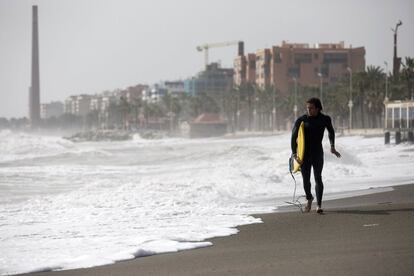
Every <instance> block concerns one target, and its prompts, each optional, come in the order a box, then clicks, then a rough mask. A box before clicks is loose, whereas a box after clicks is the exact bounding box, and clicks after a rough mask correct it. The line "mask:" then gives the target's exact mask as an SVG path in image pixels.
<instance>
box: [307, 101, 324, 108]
mask: <svg viewBox="0 0 414 276" xmlns="http://www.w3.org/2000/svg"><path fill="white" fill-rule="evenodd" d="M306 103H308V104H313V105H314V106H315V107H316V108H318V109H319V110H322V109H323V108H322V103H321V100H319V99H318V98H310V99H309V100H307V101H306Z"/></svg>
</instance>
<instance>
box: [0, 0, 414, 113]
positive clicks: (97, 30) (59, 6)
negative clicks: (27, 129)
mask: <svg viewBox="0 0 414 276" xmlns="http://www.w3.org/2000/svg"><path fill="white" fill-rule="evenodd" d="M32 5H38V9H39V41H40V42H39V44H40V93H41V96H40V97H41V102H42V103H45V102H50V101H55V100H59V101H63V100H64V99H65V98H66V97H67V96H69V95H75V94H81V93H86V94H95V93H100V92H102V91H104V90H113V89H116V88H125V87H128V86H131V85H135V84H138V83H144V84H153V83H156V82H158V81H161V80H176V79H185V78H187V77H190V76H192V75H195V74H196V73H197V72H199V71H200V70H202V69H203V65H204V56H203V54H202V53H201V52H197V51H196V46H197V45H200V44H203V43H206V42H208V43H213V42H223V41H233V40H243V41H244V42H245V51H246V52H255V51H256V50H257V49H261V48H265V47H270V46H272V45H280V44H281V42H282V40H286V41H289V42H305V43H311V44H314V43H318V42H321V43H322V42H339V41H345V44H346V46H349V45H350V44H351V45H352V46H353V47H359V46H364V47H365V48H366V63H367V65H377V66H381V67H385V66H384V61H388V64H389V69H390V70H391V67H392V53H393V36H392V31H391V28H393V27H395V24H396V23H397V21H398V20H400V19H401V21H402V22H403V25H402V26H401V27H400V28H399V31H398V42H399V47H398V54H399V56H401V57H405V56H410V57H413V56H414V16H413V11H414V1H412V0H394V1H391V0H389V1H385V0H382V1H381V0H363V1H361V0H358V1H357V0H355V1H354V0H352V1H345V0H342V1H335V0H312V1H310V0H301V1H300V0H285V1H279V0H254V1H253V0H203V1H201V0H174V1H173V0H37V1H35V0H0V117H9V118H10V117H23V116H27V114H28V87H29V86H30V64H31V17H32V14H31V12H32ZM236 54H237V49H236V46H229V47H225V48H215V49H211V50H210V61H218V60H220V61H221V63H222V65H223V66H232V63H233V59H234V57H235V56H236Z"/></svg>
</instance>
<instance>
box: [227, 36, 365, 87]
mask: <svg viewBox="0 0 414 276" xmlns="http://www.w3.org/2000/svg"><path fill="white" fill-rule="evenodd" d="M253 56H255V69H254V70H255V74H254V75H255V78H254V80H253V79H252V78H251V75H250V74H249V70H250V72H251V71H252V70H253V66H252V64H250V63H251V62H252V59H253ZM243 57H244V59H245V62H244V63H243V62H241V60H243ZM243 57H241V56H238V57H237V58H236V59H235V68H234V84H235V85H236V86H237V85H241V84H244V83H252V84H256V85H257V86H258V87H260V88H265V87H267V86H274V87H276V88H277V89H278V90H280V91H281V93H282V94H287V93H288V92H289V91H290V89H291V88H292V86H293V82H294V81H293V79H294V78H296V79H297V81H298V84H299V85H301V86H319V85H320V83H321V82H322V83H323V84H325V85H326V84H332V83H335V82H337V81H339V80H341V79H342V78H344V77H345V76H346V75H347V74H349V71H348V69H347V68H348V67H349V68H350V69H351V70H352V72H354V73H356V72H361V71H364V70H365V48H364V47H358V48H352V47H351V46H350V47H348V48H346V47H345V43H344V42H339V43H324V44H316V45H313V46H311V45H310V44H306V43H287V42H285V41H283V42H282V44H281V45H280V46H273V47H272V48H271V49H260V50H258V51H256V53H255V54H248V55H247V56H243ZM236 64H237V67H236ZM248 65H249V66H248ZM243 66H244V67H243ZM243 72H246V73H245V74H242V73H243Z"/></svg>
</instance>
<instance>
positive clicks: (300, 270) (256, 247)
mask: <svg viewBox="0 0 414 276" xmlns="http://www.w3.org/2000/svg"><path fill="white" fill-rule="evenodd" d="M393 188H394V190H393V191H387V192H381V193H374V194H369V195H364V196H356V197H351V198H345V199H337V200H332V201H326V202H325V203H324V210H325V212H324V214H323V215H319V214H316V212H315V210H312V212H310V213H300V212H299V211H297V209H295V208H284V209H282V210H284V211H287V212H276V213H271V214H263V215H255V216H256V217H260V218H262V220H263V223H260V224H252V225H245V226H241V227H238V229H239V230H240V232H239V233H238V234H236V235H232V236H229V237H223V238H214V239H211V240H210V241H211V242H212V243H213V246H211V247H207V248H201V249H196V250H187V251H182V252H178V253H168V254H161V255H155V256H151V257H144V258H137V259H134V260H130V261H124V262H118V263H115V264H112V265H106V266H100V267H94V268H87V269H74V270H65V271H53V272H41V273H30V274H27V275H31V276H40V275H42V276H43V275H44V276H55V275H56V276H69V275H71V276H72V275H84V276H98V275H114V276H115V275H117V276H118V275H180V276H181V275H335V276H338V275H414V184H412V185H403V186H396V187H393Z"/></svg>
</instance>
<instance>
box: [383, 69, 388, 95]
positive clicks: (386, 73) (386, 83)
mask: <svg viewBox="0 0 414 276" xmlns="http://www.w3.org/2000/svg"><path fill="white" fill-rule="evenodd" d="M384 64H385V98H384V102H388V62H386V61H384Z"/></svg>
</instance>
